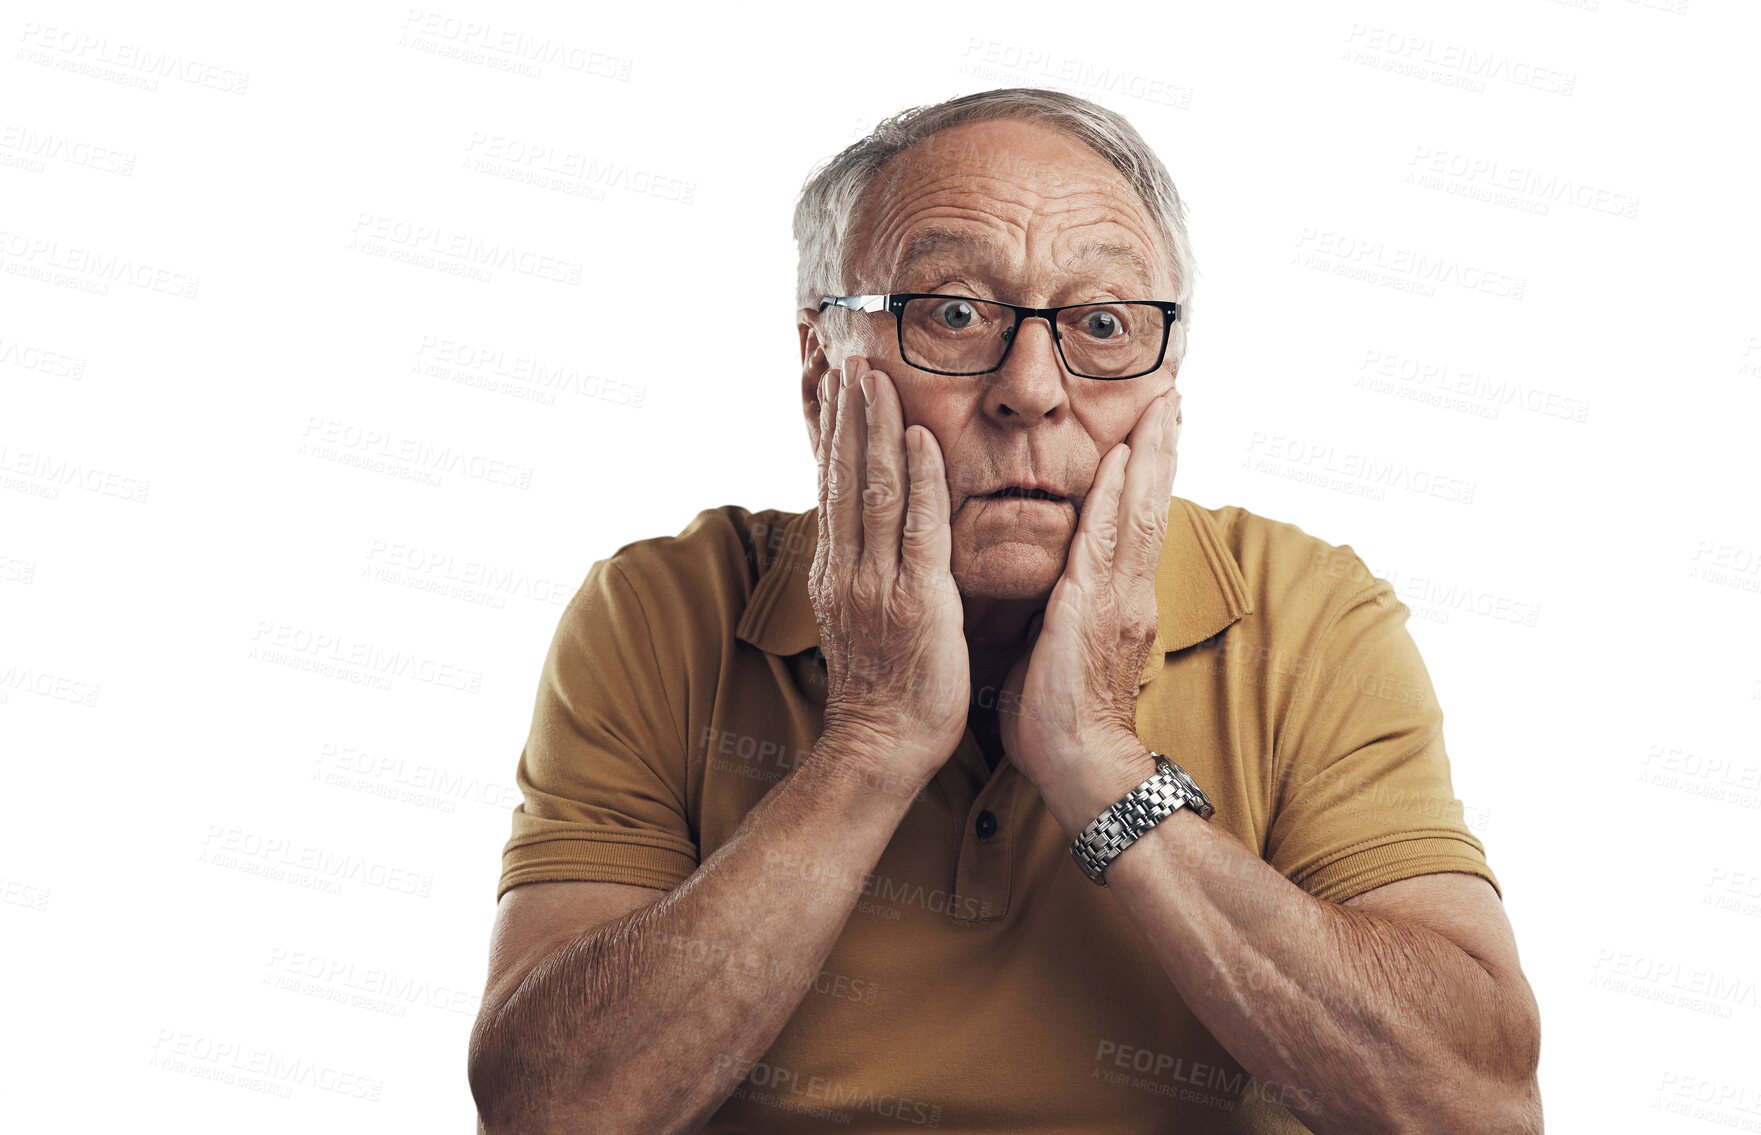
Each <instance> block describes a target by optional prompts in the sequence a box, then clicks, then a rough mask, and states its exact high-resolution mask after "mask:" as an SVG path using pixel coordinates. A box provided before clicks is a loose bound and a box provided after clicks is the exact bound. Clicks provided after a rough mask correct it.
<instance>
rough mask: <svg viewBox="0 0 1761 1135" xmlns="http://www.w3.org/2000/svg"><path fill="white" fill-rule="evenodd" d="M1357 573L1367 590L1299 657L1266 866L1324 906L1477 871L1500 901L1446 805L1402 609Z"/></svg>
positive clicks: (1431, 721) (1436, 730) (1444, 774)
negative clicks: (1405, 883)
mask: <svg viewBox="0 0 1761 1135" xmlns="http://www.w3.org/2000/svg"><path fill="white" fill-rule="evenodd" d="M1360 564H1361V561H1360ZM1364 575H1365V576H1369V578H1371V579H1373V580H1374V582H1373V583H1372V584H1370V585H1369V586H1367V587H1365V588H1362V589H1360V590H1359V591H1357V592H1356V593H1355V594H1353V595H1352V596H1350V597H1349V598H1348V599H1346V600H1345V601H1344V602H1343V603H1342V604H1340V605H1339V606H1337V607H1335V608H1332V614H1331V616H1330V618H1329V619H1328V620H1327V621H1325V622H1324V623H1323V625H1321V626H1320V628H1319V630H1318V632H1317V633H1316V635H1315V636H1314V638H1313V639H1312V640H1311V641H1310V644H1309V645H1308V647H1307V649H1306V650H1304V651H1303V652H1302V654H1301V656H1300V657H1301V664H1302V669H1301V671H1300V673H1301V679H1300V681H1299V682H1298V684H1297V693H1296V695H1295V696H1294V697H1293V699H1292V701H1291V704H1290V707H1289V709H1288V711H1287V713H1286V714H1285V718H1284V721H1283V723H1282V726H1281V727H1280V728H1279V730H1278V735H1277V739H1276V742H1275V745H1274V754H1275V756H1274V770H1275V772H1274V788H1273V792H1274V799H1273V815H1272V820H1271V824H1270V827H1269V831H1268V836H1267V843H1266V859H1267V861H1268V862H1269V863H1271V864H1272V866H1273V867H1275V868H1277V869H1278V871H1279V872H1280V873H1282V874H1283V875H1284V876H1285V877H1286V878H1288V879H1290V881H1291V882H1293V883H1295V884H1296V885H1297V886H1299V887H1301V888H1303V889H1304V890H1306V891H1308V892H1309V893H1310V894H1312V895H1314V896H1315V897H1316V898H1320V899H1325V900H1328V901H1330V902H1344V901H1345V900H1346V899H1349V898H1353V897H1355V896H1357V895H1360V894H1362V893H1363V892H1365V891H1368V890H1372V889H1373V888H1376V887H1379V886H1382V885H1383V884H1386V883H1392V882H1395V881H1396V880H1399V879H1406V878H1411V877H1412V876H1415V875H1428V874H1434V873H1437V872H1444V871H1461V872H1466V873H1468V874H1472V875H1478V876H1480V877H1481V878H1483V879H1485V880H1486V881H1487V882H1488V883H1490V884H1492V887H1493V889H1494V890H1497V891H1498V892H1499V895H1500V897H1502V895H1503V891H1502V889H1500V888H1499V885H1498V880H1497V878H1496V876H1494V875H1493V873H1492V869H1491V867H1490V866H1489V865H1488V864H1487V862H1486V854H1485V848H1484V846H1483V845H1482V844H1481V843H1480V841H1479V840H1478V839H1476V838H1475V837H1474V835H1473V833H1472V832H1471V831H1469V830H1468V827H1467V824H1466V822H1465V821H1464V819H1463V809H1462V803H1461V801H1460V800H1457V799H1456V798H1455V791H1454V788H1453V786H1452V784H1451V781H1450V772H1449V757H1448V754H1447V753H1446V751H1445V749H1444V745H1443V711H1442V708H1441V706H1440V705H1439V704H1438V702H1437V698H1436V695H1435V692H1434V691H1433V689H1432V687H1431V678H1430V674H1429V673H1428V672H1427V670H1426V668H1425V664H1424V661H1423V660H1422V659H1421V658H1420V657H1419V650H1418V645H1417V643H1415V642H1414V641H1413V638H1412V634H1411V632H1409V631H1408V630H1407V627H1406V621H1407V618H1408V616H1409V615H1410V614H1411V611H1410V610H1409V609H1408V608H1407V606H1406V604H1404V603H1402V602H1401V601H1400V599H1399V598H1398V597H1397V596H1396V594H1395V592H1394V588H1393V587H1392V586H1391V585H1390V584H1389V583H1388V582H1387V581H1386V580H1382V579H1377V578H1375V577H1374V576H1371V575H1370V573H1369V570H1368V569H1367V568H1365V569H1364Z"/></svg>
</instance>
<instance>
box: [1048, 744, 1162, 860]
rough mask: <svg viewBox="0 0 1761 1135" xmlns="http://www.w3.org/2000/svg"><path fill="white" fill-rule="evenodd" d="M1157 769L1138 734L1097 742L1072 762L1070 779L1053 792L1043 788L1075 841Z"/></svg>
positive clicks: (1052, 809)
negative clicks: (1137, 736)
mask: <svg viewBox="0 0 1761 1135" xmlns="http://www.w3.org/2000/svg"><path fill="white" fill-rule="evenodd" d="M1155 772H1156V759H1155V758H1154V757H1152V756H1151V755H1150V751H1149V748H1148V747H1147V746H1145V745H1144V744H1143V742H1141V741H1139V740H1138V739H1137V738H1136V737H1129V738H1119V739H1116V740H1109V741H1106V742H1103V743H1100V744H1097V745H1096V746H1095V747H1094V748H1093V749H1092V750H1091V751H1090V752H1088V753H1085V754H1083V755H1082V756H1080V757H1077V758H1076V759H1074V760H1072V761H1071V762H1069V765H1068V778H1067V780H1066V781H1065V782H1064V783H1061V784H1059V785H1057V786H1055V787H1054V788H1053V789H1052V791H1051V792H1049V793H1048V792H1046V791H1044V790H1042V791H1041V796H1042V798H1044V799H1045V801H1046V807H1047V808H1048V809H1049V810H1050V811H1051V813H1052V816H1053V818H1054V819H1056V820H1057V821H1058V824H1059V826H1060V827H1062V828H1063V829H1064V832H1065V835H1066V836H1067V837H1068V838H1070V839H1072V840H1074V839H1075V838H1076V837H1077V836H1079V835H1081V834H1082V832H1083V830H1084V829H1085V828H1087V827H1088V825H1089V824H1091V823H1093V822H1094V820H1095V818H1096V817H1097V816H1099V815H1100V814H1101V813H1102V812H1105V811H1106V810H1107V809H1108V808H1111V807H1112V806H1113V805H1115V804H1117V803H1118V802H1119V801H1120V800H1121V799H1123V798H1124V796H1125V794H1126V793H1128V792H1130V791H1131V790H1132V789H1134V788H1136V787H1137V786H1138V785H1140V784H1142V783H1143V782H1144V781H1146V780H1148V779H1149V778H1150V777H1151V776H1153V775H1155Z"/></svg>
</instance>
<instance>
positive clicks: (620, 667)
mask: <svg viewBox="0 0 1761 1135" xmlns="http://www.w3.org/2000/svg"><path fill="white" fill-rule="evenodd" d="M676 680H677V679H676V677H675V681H676ZM675 704H678V698H677V696H676V695H669V692H668V689H667V683H666V680H665V677H664V676H663V674H662V670H661V666H660V663H659V661H658V659H657V655H656V648H655V643H654V640H653V638H652V635H651V631H650V627H649V623H648V617H647V614H646V613H645V611H644V609H643V605H642V602H641V599H640V597H639V596H638V594H637V592H636V590H635V588H634V587H633V586H632V585H631V583H630V580H629V579H628V577H626V576H625V574H624V573H623V571H622V570H620V569H619V567H618V566H617V565H616V564H615V563H613V562H612V561H611V560H601V561H599V562H598V563H596V564H594V565H593V568H592V570H591V571H589V572H588V574H587V578H586V581H585V582H583V583H582V585H581V589H580V590H579V591H578V592H577V593H576V595H575V598H574V600H573V601H572V602H571V603H570V604H569V606H568V608H567V609H566V610H565V611H564V613H563V616H562V619H561V620H560V622H559V623H558V625H557V629H556V634H555V636H554V637H553V639H552V641H551V644H550V650H549V653H548V654H547V655H546V656H545V660H544V669H543V673H542V676H541V678H540V680H539V684H538V697H537V703H536V705H535V706H534V707H533V711H532V727H531V731H530V732H529V733H528V735H527V738H526V746H525V748H524V750H523V751H522V752H521V754H520V760H519V765H518V768H517V770H516V774H515V779H516V781H517V783H518V785H519V789H520V793H521V795H522V797H523V800H522V801H521V803H520V804H519V805H517V806H516V807H515V808H514V811H513V834H512V837H511V838H510V839H509V840H508V842H507V845H506V846H505V848H504V849H503V851H502V870H501V880H500V883H499V885H498V886H497V888H496V895H495V897H496V900H497V901H498V902H499V901H500V899H501V896H502V895H503V894H505V893H506V892H507V890H508V889H509V888H510V887H514V886H517V885H519V884H521V883H536V882H558V881H570V880H574V881H583V882H603V883H626V884H630V885H633V886H639V887H655V888H658V889H661V890H671V889H673V888H674V887H676V886H678V885H679V884H680V883H682V882H684V881H685V879H687V878H688V877H689V876H690V875H691V873H692V872H693V871H695V870H696V869H697V862H698V848H697V843H696V841H695V839H694V835H693V832H692V829H691V824H690V822H689V819H688V814H687V811H686V807H685V765H686V758H685V751H684V732H683V730H682V729H681V728H680V727H679V726H678V724H677V722H676V721H675V718H674V712H673V706H674V705H675Z"/></svg>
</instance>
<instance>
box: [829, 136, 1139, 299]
mask: <svg viewBox="0 0 1761 1135" xmlns="http://www.w3.org/2000/svg"><path fill="white" fill-rule="evenodd" d="M845 263H846V265H847V266H848V267H849V268H850V269H851V271H850V272H849V273H846V275H847V276H850V277H852V279H851V281H850V282H851V286H853V287H854V286H857V280H860V281H861V286H862V287H863V288H865V289H866V288H871V287H872V288H875V289H886V288H891V289H895V290H907V289H909V288H911V287H912V286H913V285H914V283H920V282H921V281H922V278H923V274H924V273H926V272H927V273H932V274H933V273H936V272H938V271H940V270H945V269H958V270H961V271H971V272H977V273H982V274H983V275H984V276H985V277H987V278H989V279H990V280H992V281H995V282H1003V281H1006V280H1007V279H1008V278H1009V277H1010V276H1012V275H1014V274H1016V273H1018V272H1019V271H1020V270H1021V269H1022V268H1024V267H1030V266H1031V267H1033V268H1034V269H1036V270H1039V269H1044V268H1046V267H1049V266H1055V267H1056V269H1057V271H1058V273H1059V275H1060V277H1061V278H1062V279H1064V280H1066V281H1068V282H1078V281H1080V280H1088V281H1092V282H1095V283H1103V282H1104V283H1108V284H1110V285H1111V286H1113V287H1115V288H1127V289H1129V290H1131V291H1134V292H1137V293H1138V294H1140V295H1146V296H1147V295H1151V294H1154V295H1161V294H1163V293H1164V292H1165V291H1167V289H1168V288H1169V287H1170V286H1171V282H1172V273H1171V272H1170V271H1169V270H1168V263H1167V258H1166V256H1165V253H1164V249H1163V242H1162V240H1161V238H1160V236H1159V234H1158V232H1157V229H1156V226H1155V224H1154V221H1153V219H1152V215H1151V213H1150V210H1149V209H1148V208H1147V207H1146V206H1145V204H1144V202H1143V199H1142V198H1141V197H1140V196H1139V195H1138V193H1137V191H1136V189H1134V188H1133V187H1132V185H1131V183H1130V182H1129V181H1128V180H1127V179H1126V177H1125V175H1124V174H1123V173H1121V172H1120V171H1119V170H1118V169H1117V168H1115V167H1114V166H1113V165H1112V164H1111V163H1110V162H1108V161H1107V160H1106V159H1105V158H1103V157H1102V156H1101V155H1100V154H1099V153H1097V152H1096V151H1095V150H1093V149H1092V148H1090V147H1089V146H1088V145H1087V144H1086V143H1084V142H1083V141H1081V140H1080V139H1078V138H1074V137H1072V136H1070V135H1068V134H1066V133H1064V132H1062V131H1058V130H1055V129H1052V128H1049V127H1046V126H1044V125H1042V124H1038V123H1026V122H1006V123H996V122H984V123H969V124H966V125H964V126H960V127H954V128H951V129H948V130H944V131H940V132H938V133H936V134H933V135H931V136H930V137H928V138H926V139H924V140H923V141H922V142H919V143H918V144H917V145H915V146H913V147H912V148H910V149H908V150H905V151H903V152H901V153H899V154H897V155H895V156H894V157H893V158H892V159H891V160H890V161H888V162H887V163H886V165H884V166H883V167H882V168H881V169H880V170H879V171H878V172H877V173H876V174H875V176H874V177H873V179H871V181H870V182H869V185H868V187H867V189H866V190H865V191H864V193H863V195H862V198H861V200H860V201H859V202H858V205H857V208H856V210H855V211H854V215H853V218H852V224H851V229H850V234H849V238H848V241H847V246H846V248H845Z"/></svg>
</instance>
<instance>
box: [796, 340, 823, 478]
mask: <svg viewBox="0 0 1761 1135" xmlns="http://www.w3.org/2000/svg"><path fill="white" fill-rule="evenodd" d="M819 315H820V313H819V311H818V310H817V309H815V308H811V307H804V308H802V309H801V312H800V314H799V316H798V317H797V319H796V323H795V330H796V333H797V334H798V335H799V337H800V339H801V413H802V415H803V416H804V417H805V418H806V420H807V446H808V448H809V449H810V450H811V451H812V453H813V459H814V460H815V461H818V460H819V380H820V378H821V377H822V376H823V375H824V374H825V373H826V372H827V371H829V370H830V369H831V363H830V361H829V360H828V359H827V358H826V344H825V341H824V340H823V339H822V338H821V335H822V334H823V333H824V331H825V328H824V327H823V326H821V324H820V321H819Z"/></svg>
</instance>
